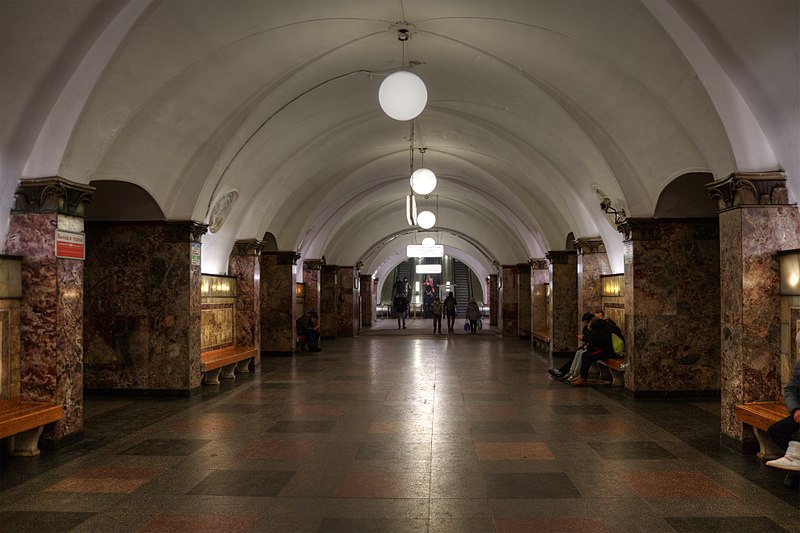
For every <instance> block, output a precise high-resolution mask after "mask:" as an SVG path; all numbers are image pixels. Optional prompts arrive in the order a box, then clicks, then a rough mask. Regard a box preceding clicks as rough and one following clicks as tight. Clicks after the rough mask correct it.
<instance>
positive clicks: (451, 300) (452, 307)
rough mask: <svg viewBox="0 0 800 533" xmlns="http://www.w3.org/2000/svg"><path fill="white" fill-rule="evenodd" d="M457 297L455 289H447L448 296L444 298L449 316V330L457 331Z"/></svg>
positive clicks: (445, 311) (449, 331)
mask: <svg viewBox="0 0 800 533" xmlns="http://www.w3.org/2000/svg"><path fill="white" fill-rule="evenodd" d="M457 305H458V304H457V303H456V297H455V296H453V291H447V298H445V299H444V314H445V316H446V317H447V332H448V333H455V329H454V328H455V325H456V306H457Z"/></svg>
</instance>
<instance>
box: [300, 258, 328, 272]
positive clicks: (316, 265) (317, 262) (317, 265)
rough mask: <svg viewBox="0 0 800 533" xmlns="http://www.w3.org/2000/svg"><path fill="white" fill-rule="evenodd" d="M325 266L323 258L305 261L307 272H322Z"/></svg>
mask: <svg viewBox="0 0 800 533" xmlns="http://www.w3.org/2000/svg"><path fill="white" fill-rule="evenodd" d="M324 265H325V258H324V257H322V258H320V259H304V260H303V268H304V269H305V270H321V269H322V267H323V266H324Z"/></svg>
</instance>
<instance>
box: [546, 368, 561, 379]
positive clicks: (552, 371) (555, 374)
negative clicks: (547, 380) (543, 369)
mask: <svg viewBox="0 0 800 533" xmlns="http://www.w3.org/2000/svg"><path fill="white" fill-rule="evenodd" d="M547 373H548V374H550V375H551V376H553V377H554V378H556V379H560V378H561V377H563V376H562V374H561V371H560V370H559V369H557V368H548V369H547Z"/></svg>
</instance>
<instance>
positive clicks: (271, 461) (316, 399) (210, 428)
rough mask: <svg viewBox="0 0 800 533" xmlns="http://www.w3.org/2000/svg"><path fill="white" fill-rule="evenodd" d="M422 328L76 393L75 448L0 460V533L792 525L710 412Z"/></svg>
mask: <svg viewBox="0 0 800 533" xmlns="http://www.w3.org/2000/svg"><path fill="white" fill-rule="evenodd" d="M428 325H429V321H427V320H426V321H422V320H409V330H408V331H407V332H406V333H405V334H404V335H397V334H396V329H394V328H396V322H394V321H392V320H379V321H378V323H377V325H376V327H375V328H373V329H372V330H366V331H365V334H362V335H361V336H359V337H356V338H350V339H344V338H339V339H336V340H335V341H330V342H323V351H322V352H321V353H318V354H304V355H295V356H292V357H263V358H262V367H261V371H260V373H249V374H238V375H237V377H236V379H235V380H223V381H222V384H221V385H220V386H216V387H215V386H205V387H203V391H202V393H201V394H200V395H197V396H194V397H191V398H173V399H166V398H158V399H147V398H139V399H131V398H110V397H107V396H106V397H102V398H99V397H91V396H89V397H87V398H86V402H85V408H86V424H85V438H84V439H83V440H82V441H80V442H77V443H75V444H72V445H70V446H65V447H63V448H61V449H59V450H57V451H49V452H47V453H43V454H42V455H41V456H40V457H39V458H37V459H33V460H31V459H22V458H9V459H8V461H7V462H4V463H3V465H2V489H3V490H2V492H0V502H1V503H0V530H2V531H15V532H23V531H48V532H50V531H66V530H71V531H93V532H112V531H113V532H116V531H120V532H122V531H148V532H155V531H193V532H201V531H226V532H240V531H242V532H244V531H342V532H345V531H346V532H355V531H393V532H397V531H415V532H416V531H432V532H433V531H465V532H466V531H468V532H483V531H593V532H594V531H596V532H600V531H619V532H622V531H624V532H633V531H647V532H652V533H654V532H661V531H703V532H705V531H736V532H739V533H744V532H748V531H754V532H755V531H758V532H766V531H798V530H800V509H798V493H797V492H796V489H795V490H794V491H792V490H790V489H787V488H785V487H784V486H783V485H782V479H783V475H782V472H780V471H777V470H773V469H770V468H768V467H766V466H764V465H763V464H762V463H761V462H760V461H758V460H757V459H755V458H754V457H753V456H745V455H742V454H740V453H738V452H736V451H733V450H730V449H727V448H724V447H720V446H719V409H720V403H719V401H718V400H702V401H698V400H678V399H674V398H673V399H669V400H666V401H662V400H654V399H650V400H640V399H637V400H633V399H630V398H628V397H626V396H625V394H624V392H622V391H621V388H617V387H611V386H605V387H602V386H597V387H588V388H578V387H569V386H567V385H565V384H563V383H560V382H556V381H553V380H551V379H550V378H549V376H548V374H547V372H546V369H547V368H548V366H549V364H550V362H549V361H548V357H547V356H546V355H543V354H541V353H538V352H536V351H534V350H532V349H531V347H530V342H529V341H523V340H517V339H509V338H504V337H501V336H499V335H498V334H497V332H496V331H495V330H494V329H491V328H488V327H486V328H484V329H483V330H482V331H481V332H479V334H477V335H475V336H471V335H467V334H466V333H464V331H463V329H462V330H460V331H458V329H457V332H456V333H455V334H451V335H446V334H445V335H440V336H439V335H437V336H434V335H431V334H429V333H428V332H427V327H428ZM456 325H457V327H458V326H463V319H461V320H460V321H457V322H456ZM4 461H6V460H5V459H4Z"/></svg>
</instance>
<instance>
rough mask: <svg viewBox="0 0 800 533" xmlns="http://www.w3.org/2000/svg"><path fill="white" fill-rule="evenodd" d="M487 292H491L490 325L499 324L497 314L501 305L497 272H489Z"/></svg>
mask: <svg viewBox="0 0 800 533" xmlns="http://www.w3.org/2000/svg"><path fill="white" fill-rule="evenodd" d="M487 283H488V289H487V293H488V294H489V325H490V326H496V325H497V315H498V310H499V307H500V289H499V287H498V286H497V274H489V281H488V282H487Z"/></svg>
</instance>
